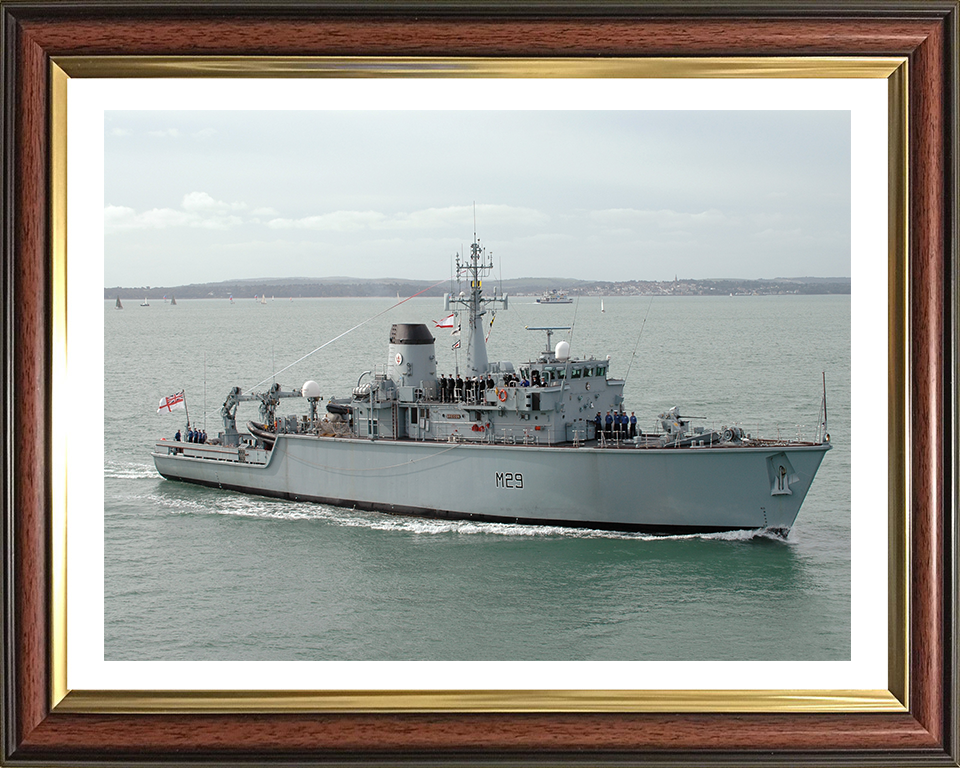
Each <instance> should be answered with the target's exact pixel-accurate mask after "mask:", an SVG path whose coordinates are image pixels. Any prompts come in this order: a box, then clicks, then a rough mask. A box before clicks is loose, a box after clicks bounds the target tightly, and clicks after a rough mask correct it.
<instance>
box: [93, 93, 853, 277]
mask: <svg viewBox="0 0 960 768" xmlns="http://www.w3.org/2000/svg"><path fill="white" fill-rule="evenodd" d="M104 132H105V136H104V149H105V200H104V228H105V275H104V285H105V286H108V287H110V286H115V285H122V286H141V285H176V284H184V283H195V282H210V281H219V280H229V279H235V278H258V277H327V276H351V277H367V278H386V277H402V278H423V279H430V278H435V279H442V278H443V277H445V276H447V275H449V272H450V261H451V259H450V257H451V255H452V254H453V253H455V252H456V251H458V250H459V249H460V247H461V244H469V242H470V240H471V237H472V234H473V227H474V203H475V204H476V224H477V232H478V234H479V236H480V239H481V241H482V242H483V243H484V244H485V245H486V246H487V248H488V249H489V250H491V251H493V254H494V258H495V261H496V262H497V264H498V269H500V270H502V274H503V277H504V278H514V277H530V276H551V277H570V278H581V279H587V280H633V279H638V280H668V279H669V280H672V279H673V277H674V275H679V276H680V277H681V278H711V277H718V278H722V277H734V278H773V277H797V276H821V277H841V276H849V275H850V115H849V112H845V111H777V112H763V111H722V112H721V111H716V112H696V111H682V112H679V111H678V112H667V111H569V112H566V111H529V112H528V111H477V112H460V111H406V112H404V111H390V112H371V111H362V112H361V111H356V112H354V111H297V112H271V111H250V112H230V111H191V112H170V111H109V112H107V113H106V117H105V125H104Z"/></svg>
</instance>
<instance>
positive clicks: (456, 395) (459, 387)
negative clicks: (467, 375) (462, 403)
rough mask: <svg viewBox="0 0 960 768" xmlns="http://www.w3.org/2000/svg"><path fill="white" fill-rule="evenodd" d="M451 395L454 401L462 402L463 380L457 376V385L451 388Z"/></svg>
mask: <svg viewBox="0 0 960 768" xmlns="http://www.w3.org/2000/svg"><path fill="white" fill-rule="evenodd" d="M453 395H454V398H455V399H456V400H463V379H462V378H460V374H457V383H456V384H454V387H453Z"/></svg>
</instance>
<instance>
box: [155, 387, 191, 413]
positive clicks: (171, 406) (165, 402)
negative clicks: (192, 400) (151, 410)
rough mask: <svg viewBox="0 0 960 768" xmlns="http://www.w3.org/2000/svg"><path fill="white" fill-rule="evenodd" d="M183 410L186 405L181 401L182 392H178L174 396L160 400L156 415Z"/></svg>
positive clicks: (185, 408)
mask: <svg viewBox="0 0 960 768" xmlns="http://www.w3.org/2000/svg"><path fill="white" fill-rule="evenodd" d="M185 410H187V404H186V402H184V399H183V390H180V391H179V392H177V394H175V395H170V397H164V398H162V399H161V400H160V406H159V407H158V408H157V413H173V411H185Z"/></svg>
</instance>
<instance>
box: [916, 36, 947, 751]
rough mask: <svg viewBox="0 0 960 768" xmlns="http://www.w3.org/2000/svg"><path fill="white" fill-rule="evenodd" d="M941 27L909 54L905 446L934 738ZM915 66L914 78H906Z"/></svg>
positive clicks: (923, 719) (923, 698)
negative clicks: (908, 414) (909, 396)
mask: <svg viewBox="0 0 960 768" xmlns="http://www.w3.org/2000/svg"><path fill="white" fill-rule="evenodd" d="M946 64H947V62H946V60H945V51H944V49H943V31H942V30H940V29H937V30H935V31H933V32H932V33H931V35H930V37H929V38H928V40H927V41H926V42H925V43H924V45H923V46H921V47H920V48H918V49H917V51H916V53H915V54H914V55H913V58H912V60H911V65H912V67H911V68H912V72H911V80H914V79H915V81H916V82H915V84H914V85H912V87H911V94H910V96H911V129H910V133H911V135H910V146H911V169H916V170H915V171H913V170H911V174H912V176H913V178H912V179H911V192H910V203H911V217H910V218H911V226H912V228H913V229H912V234H911V251H912V253H911V269H912V281H913V285H912V286H911V296H912V307H911V317H912V325H913V328H912V339H913V344H912V350H911V353H912V356H913V362H912V369H911V373H912V388H913V393H914V395H913V397H914V406H913V408H912V413H913V420H914V425H915V429H917V430H919V431H921V432H923V433H924V434H927V435H930V437H931V439H928V440H918V441H915V442H914V443H913V445H912V450H913V460H912V462H911V465H912V470H911V483H912V486H911V488H912V499H911V505H912V511H913V516H914V520H913V554H912V561H913V562H914V563H924V564H925V567H923V568H917V569H915V570H914V578H913V582H912V586H913V594H912V601H913V618H912V637H913V654H912V666H911V672H910V674H911V681H912V682H911V696H912V709H913V713H914V716H915V717H916V718H917V720H918V722H920V723H923V725H924V726H925V727H926V728H927V729H928V730H929V731H930V733H931V735H933V736H934V737H935V738H937V739H938V740H939V739H942V738H943V732H944V731H943V720H942V715H943V713H942V709H941V703H942V701H943V693H944V691H943V687H942V686H943V678H942V671H943V662H944V658H943V652H944V648H943V640H944V635H943V632H944V627H945V625H944V616H943V607H944V606H943V587H944V585H943V579H944V573H943V562H944V554H945V552H944V540H943V535H944V533H945V530H944V517H943V512H944V508H943V505H944V502H945V500H946V498H948V497H949V493H948V492H947V490H946V488H945V487H944V477H945V476H944V469H945V464H944V457H943V449H944V445H943V437H944V428H945V427H944V418H943V410H942V409H943V405H942V404H943V397H944V387H945V384H946V385H947V386H949V385H948V379H946V378H945V373H946V372H945V371H944V368H943V364H944V360H945V359H949V358H948V356H946V355H945V352H946V350H945V346H946V344H945V341H946V339H945V336H944V314H945V310H946V307H945V306H944V284H945V278H946V276H947V270H946V264H945V261H944V259H945V252H944V246H945V241H944V232H943V224H942V222H944V221H945V211H944V207H943V206H944V203H945V200H944V196H943V186H944V178H945V177H944V173H945V161H946V158H945V156H944V124H943V114H942V110H941V105H940V104H939V101H938V99H937V94H939V93H942V92H943V87H944V82H943V79H942V78H943V76H944V72H945V71H946ZM914 73H915V77H914Z"/></svg>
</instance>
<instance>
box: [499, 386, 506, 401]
mask: <svg viewBox="0 0 960 768" xmlns="http://www.w3.org/2000/svg"><path fill="white" fill-rule="evenodd" d="M497 400H499V401H500V402H501V403H505V402H507V390H505V389H498V390H497Z"/></svg>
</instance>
